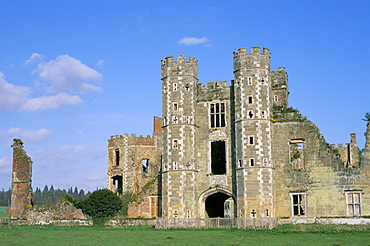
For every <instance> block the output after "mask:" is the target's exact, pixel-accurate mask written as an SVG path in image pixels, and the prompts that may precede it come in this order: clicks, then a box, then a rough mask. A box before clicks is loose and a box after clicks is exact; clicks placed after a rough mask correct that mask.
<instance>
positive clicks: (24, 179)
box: [11, 139, 33, 219]
mask: <svg viewBox="0 0 370 246" xmlns="http://www.w3.org/2000/svg"><path fill="white" fill-rule="evenodd" d="M12 147H13V167H12V168H13V172H12V196H11V218H12V219H17V218H23V217H27V212H28V210H29V209H30V208H31V207H32V206H33V201H32V186H31V178H32V160H31V158H30V157H29V156H28V155H27V153H26V151H24V149H23V142H22V140H20V139H14V140H13V145H12Z"/></svg>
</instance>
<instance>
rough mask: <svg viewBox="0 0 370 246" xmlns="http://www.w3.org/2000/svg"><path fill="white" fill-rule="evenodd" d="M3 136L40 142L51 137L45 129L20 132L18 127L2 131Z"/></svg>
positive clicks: (49, 132) (49, 131)
mask: <svg viewBox="0 0 370 246" xmlns="http://www.w3.org/2000/svg"><path fill="white" fill-rule="evenodd" d="M3 134H4V135H7V136H12V137H13V138H20V139H22V140H25V141H32V142H40V141H42V140H45V139H46V138H48V137H50V136H51V130H49V129H45V128H41V129H39V130H22V129H21V128H19V127H11V128H9V129H8V130H6V131H4V133H3Z"/></svg>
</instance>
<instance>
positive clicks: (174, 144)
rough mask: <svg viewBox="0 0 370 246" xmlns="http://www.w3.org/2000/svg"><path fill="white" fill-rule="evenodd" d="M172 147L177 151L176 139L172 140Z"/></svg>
mask: <svg viewBox="0 0 370 246" xmlns="http://www.w3.org/2000/svg"><path fill="white" fill-rule="evenodd" d="M172 147H173V148H175V149H177V147H178V143H177V140H176V139H174V140H173V144H172Z"/></svg>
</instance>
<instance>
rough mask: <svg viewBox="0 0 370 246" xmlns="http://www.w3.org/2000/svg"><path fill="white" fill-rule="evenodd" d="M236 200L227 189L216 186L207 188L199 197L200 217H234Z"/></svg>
mask: <svg viewBox="0 0 370 246" xmlns="http://www.w3.org/2000/svg"><path fill="white" fill-rule="evenodd" d="M234 200H235V199H234V196H233V194H232V193H231V192H230V191H229V190H227V189H224V188H221V187H216V188H212V189H209V190H206V191H204V192H203V193H202V194H201V195H200V197H199V217H200V218H206V217H207V218H215V217H221V218H223V217H233V216H234V211H233V210H234Z"/></svg>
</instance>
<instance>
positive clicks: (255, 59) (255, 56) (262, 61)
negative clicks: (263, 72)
mask: <svg viewBox="0 0 370 246" xmlns="http://www.w3.org/2000/svg"><path fill="white" fill-rule="evenodd" d="M233 54H234V71H236V70H239V69H242V68H246V69H249V68H263V69H268V70H270V55H271V53H270V51H269V49H268V48H263V49H262V52H261V48H260V47H252V48H251V52H248V51H247V49H246V48H239V49H238V50H237V51H234V52H233Z"/></svg>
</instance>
